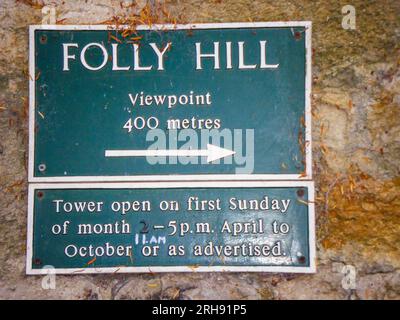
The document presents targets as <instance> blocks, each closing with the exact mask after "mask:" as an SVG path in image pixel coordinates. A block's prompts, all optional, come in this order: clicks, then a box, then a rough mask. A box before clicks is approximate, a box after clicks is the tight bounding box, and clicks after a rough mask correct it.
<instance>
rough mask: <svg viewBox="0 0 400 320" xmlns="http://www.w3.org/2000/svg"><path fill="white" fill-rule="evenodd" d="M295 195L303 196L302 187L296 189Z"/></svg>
mask: <svg viewBox="0 0 400 320" xmlns="http://www.w3.org/2000/svg"><path fill="white" fill-rule="evenodd" d="M297 195H298V196H299V197H302V196H304V189H299V190H297Z"/></svg>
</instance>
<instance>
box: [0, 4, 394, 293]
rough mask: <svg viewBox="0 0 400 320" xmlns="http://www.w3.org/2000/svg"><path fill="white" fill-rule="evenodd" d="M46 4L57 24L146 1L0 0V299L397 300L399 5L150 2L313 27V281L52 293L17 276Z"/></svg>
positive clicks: (118, 278)
mask: <svg viewBox="0 0 400 320" xmlns="http://www.w3.org/2000/svg"><path fill="white" fill-rule="evenodd" d="M49 4H54V5H55V7H56V9H57V23H60V24H98V23H107V22H108V23H109V22H110V21H111V20H112V19H113V17H119V18H124V17H129V16H131V15H133V14H138V13H140V12H141V10H147V9H148V8H149V6H145V5H146V1H145V0H141V1H136V3H133V5H132V2H131V1H117V0H86V1H84V0H79V1H62V0H53V1H50V0H43V1H39V0H37V1H35V0H20V1H14V0H2V1H1V2H0V26H1V28H0V39H1V44H2V45H1V51H0V137H1V139H0V298H34V299H38V298H63V299H73V298H79V299H143V298H156V299H158V298H162V299H164V298H165V299H195V298H211V299H212V298H215V299H220V298H224V299H302V298H310V299H331V298H332V299H398V298H400V272H399V268H400V249H399V243H400V68H399V66H400V54H399V53H400V51H399V49H400V48H399V47H400V20H399V16H400V2H399V1H396V0H392V1H390V0H379V1H372V0H370V1H365V0H349V1H333V0H331V1H327V0H321V1H308V0H301V1H294V0H293V1H262V0H252V1H250V0H232V1H224V0H187V1H185V0H175V1H165V2H163V3H160V2H158V5H157V4H156V5H155V6H152V7H151V6H150V7H151V8H152V9H153V11H151V12H153V18H154V20H157V21H158V22H164V21H167V20H168V21H177V22H179V23H189V22H190V23H193V22H246V21H286V20H311V21H312V22H313V37H312V41H313V99H312V109H313V132H312V135H313V157H314V178H315V181H316V193H317V199H316V207H317V249H318V252H317V255H318V261H317V268H318V272H317V273H316V274H314V275H292V274H267V273H254V274H250V273H237V274H234V273H229V274H228V273H226V274H225V273H213V274H195V273H193V274H143V275H136V274H124V275H121V274H119V275H74V276H57V278H56V285H57V287H56V289H55V290H43V289H42V287H41V282H42V278H41V277H38V276H26V275H25V251H26V245H25V241H26V214H27V171H26V169H27V168H26V164H27V150H28V146H27V141H28V130H27V123H28V119H27V114H28V112H27V111H28V78H29V75H28V25H30V24H39V23H41V19H42V15H41V8H42V7H43V5H49ZM346 4H351V5H353V6H354V7H355V9H356V29H355V30H345V29H343V28H342V26H341V22H342V17H343V15H342V13H341V8H342V6H344V5H346ZM146 8H147V9H146ZM161 9H163V10H161ZM162 11H163V12H165V13H163V14H161V12H162ZM343 267H345V269H343ZM353 267H354V269H353ZM344 270H350V271H351V270H355V271H356V282H355V286H354V288H353V289H351V288H348V287H347V286H346V285H343V283H344V282H345V280H346V279H347V278H346V277H345V276H344V274H343V273H342V271H344ZM350 287H352V286H350Z"/></svg>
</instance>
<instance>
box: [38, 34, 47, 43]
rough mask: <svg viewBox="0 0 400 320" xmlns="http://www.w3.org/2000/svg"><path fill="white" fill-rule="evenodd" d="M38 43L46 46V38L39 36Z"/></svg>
mask: <svg viewBox="0 0 400 320" xmlns="http://www.w3.org/2000/svg"><path fill="white" fill-rule="evenodd" d="M39 41H40V43H41V44H46V43H47V36H46V35H45V34H43V35H41V36H40V38H39Z"/></svg>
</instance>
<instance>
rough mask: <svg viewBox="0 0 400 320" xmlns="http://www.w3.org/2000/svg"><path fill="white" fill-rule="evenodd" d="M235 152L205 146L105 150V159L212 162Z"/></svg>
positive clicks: (208, 145) (210, 145) (209, 145)
mask: <svg viewBox="0 0 400 320" xmlns="http://www.w3.org/2000/svg"><path fill="white" fill-rule="evenodd" d="M235 153H236V152H235V151H232V150H229V149H225V148H220V147H217V146H214V145H212V144H207V149H203V150H157V149H153V150H106V152H105V156H106V157H160V156H167V157H197V156H201V157H207V162H212V161H215V160H218V159H221V158H225V157H228V156H231V155H233V154H235Z"/></svg>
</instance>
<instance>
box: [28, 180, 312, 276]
mask: <svg viewBox="0 0 400 320" xmlns="http://www.w3.org/2000/svg"><path fill="white" fill-rule="evenodd" d="M207 187H208V188H225V189H230V188H248V187H305V188H307V189H308V221H309V224H308V233H309V239H308V241H309V256H310V266H308V267H293V266H207V267H206V266H202V267H197V268H193V267H191V266H169V267H163V266H148V267H107V268H95V267H90V268H67V269H64V268H58V269H32V265H31V264H32V257H33V215H34V196H35V190H36V189H41V190H43V189H118V188H124V189H129V188H136V189H139V188H140V189H143V188H145V189H147V188H148V189H160V188H207ZM216 271H220V272H286V273H315V272H316V257H315V214H314V182H312V181H291V182H284V181H275V182H272V181H268V182H255V181H254V182H248V183H247V184H246V186H245V187H244V186H243V183H242V182H239V181H232V182H219V181H216V182H193V183H190V184H188V183H187V182H168V183H166V182H164V183H163V182H161V183H152V182H143V183H128V182H125V183H107V184H104V183H60V184H47V183H43V184H39V183H38V184H31V185H29V194H28V235H27V253H26V274H29V275H35V274H36V275H37V274H46V273H47V272H52V273H57V274H83V273H145V272H216Z"/></svg>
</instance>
